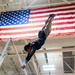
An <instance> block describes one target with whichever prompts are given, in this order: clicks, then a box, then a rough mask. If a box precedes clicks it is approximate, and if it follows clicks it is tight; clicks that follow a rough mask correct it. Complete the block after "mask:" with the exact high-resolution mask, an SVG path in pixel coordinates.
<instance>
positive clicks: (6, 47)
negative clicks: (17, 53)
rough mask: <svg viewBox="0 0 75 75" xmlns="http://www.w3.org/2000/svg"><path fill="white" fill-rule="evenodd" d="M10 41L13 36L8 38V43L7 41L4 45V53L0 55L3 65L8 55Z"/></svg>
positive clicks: (0, 61) (0, 62) (0, 63)
mask: <svg viewBox="0 0 75 75" xmlns="http://www.w3.org/2000/svg"><path fill="white" fill-rule="evenodd" d="M10 41H11V38H9V39H8V41H7V43H6V45H5V47H4V50H3V52H2V54H1V57H0V66H1V65H2V63H3V61H4V58H5V56H6V53H7V49H8V45H9V43H10Z"/></svg>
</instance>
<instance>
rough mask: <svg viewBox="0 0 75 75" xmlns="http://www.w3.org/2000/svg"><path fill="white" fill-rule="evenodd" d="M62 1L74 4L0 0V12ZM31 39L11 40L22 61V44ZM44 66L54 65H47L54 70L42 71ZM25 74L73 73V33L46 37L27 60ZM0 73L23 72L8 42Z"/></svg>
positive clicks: (49, 0) (20, 74) (50, 2)
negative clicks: (43, 42)
mask: <svg viewBox="0 0 75 75" xmlns="http://www.w3.org/2000/svg"><path fill="white" fill-rule="evenodd" d="M64 3H75V0H0V12H6V11H13V10H22V9H28V8H35V7H43V6H48V5H59V4H64ZM33 40H34V39H32V40H30V39H26V40H19V41H14V44H15V47H16V49H17V51H18V53H19V55H20V57H21V60H22V62H23V61H24V59H25V58H26V55H27V53H26V52H25V51H24V49H23V47H24V45H25V44H27V43H28V42H30V41H33ZM5 44H6V42H4V41H2V42H0V54H2V51H3V49H4V47H5ZM44 65H54V66H52V67H51V68H54V69H55V70H49V71H45V70H43V66H44ZM26 73H27V75H60V74H61V75H75V35H71V36H64V37H62V36H61V37H59V36H58V37H51V38H48V39H47V41H46V42H45V44H44V46H43V47H42V48H41V49H40V50H38V51H37V52H36V53H35V55H34V56H33V57H32V59H31V60H30V61H29V64H28V65H27V66H26ZM0 75H25V73H24V71H23V70H22V68H21V65H20V62H19V60H18V57H17V55H16V52H15V50H14V48H13V46H12V44H11V43H10V44H9V46H8V49H7V55H6V57H5V59H4V61H3V64H2V66H1V67H0Z"/></svg>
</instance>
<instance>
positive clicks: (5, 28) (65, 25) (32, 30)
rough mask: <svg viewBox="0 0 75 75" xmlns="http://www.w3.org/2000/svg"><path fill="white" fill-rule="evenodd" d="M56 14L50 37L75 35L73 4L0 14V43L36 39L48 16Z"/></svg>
mask: <svg viewBox="0 0 75 75" xmlns="http://www.w3.org/2000/svg"><path fill="white" fill-rule="evenodd" d="M51 13H54V14H56V16H55V18H54V20H53V22H52V31H51V34H50V36H67V35H74V34H75V3H72V4H64V5H56V6H47V7H41V8H34V9H27V10H18V11H9V12H2V13H1V14H0V41H2V40H7V39H8V38H9V37H11V38H12V39H13V40H21V39H33V38H37V35H38V32H39V30H40V29H42V27H43V26H44V24H45V21H46V20H47V18H48V16H49V15H50V14H51Z"/></svg>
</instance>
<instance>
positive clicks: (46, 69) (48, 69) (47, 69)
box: [43, 68, 55, 71]
mask: <svg viewBox="0 0 75 75" xmlns="http://www.w3.org/2000/svg"><path fill="white" fill-rule="evenodd" d="M43 70H44V71H50V70H55V68H43Z"/></svg>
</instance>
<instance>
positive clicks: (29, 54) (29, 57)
mask: <svg viewBox="0 0 75 75" xmlns="http://www.w3.org/2000/svg"><path fill="white" fill-rule="evenodd" d="M35 52H36V50H35V49H34V48H32V49H31V52H29V53H28V55H27V57H26V60H25V61H24V62H23V66H22V68H23V69H24V68H25V66H26V65H27V64H28V62H29V60H30V59H31V57H32V56H33V55H34V53H35Z"/></svg>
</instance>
